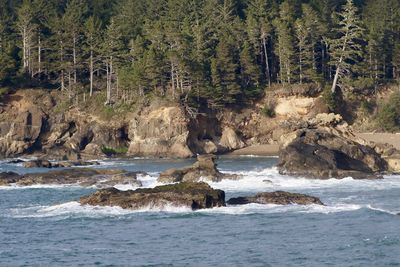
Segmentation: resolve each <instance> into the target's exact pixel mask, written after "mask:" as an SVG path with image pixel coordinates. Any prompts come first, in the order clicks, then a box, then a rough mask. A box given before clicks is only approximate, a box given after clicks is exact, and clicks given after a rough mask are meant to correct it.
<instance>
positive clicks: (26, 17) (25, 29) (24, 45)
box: [16, 0, 36, 74]
mask: <svg viewBox="0 0 400 267" xmlns="http://www.w3.org/2000/svg"><path fill="white" fill-rule="evenodd" d="M34 19H35V14H34V10H33V3H32V1H31V0H24V1H23V2H22V3H21V5H20V6H19V7H18V9H17V21H16V28H17V31H18V33H19V36H20V37H21V43H20V45H21V49H22V68H23V71H24V72H25V73H28V74H32V72H33V70H32V64H31V63H32V57H31V52H32V47H33V45H34V41H33V38H34V35H35V31H36V25H35V24H34Z"/></svg>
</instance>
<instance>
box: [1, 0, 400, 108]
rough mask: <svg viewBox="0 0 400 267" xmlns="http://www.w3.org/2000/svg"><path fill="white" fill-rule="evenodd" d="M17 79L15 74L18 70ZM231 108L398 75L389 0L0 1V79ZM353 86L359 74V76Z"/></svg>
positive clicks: (112, 97)
mask: <svg viewBox="0 0 400 267" xmlns="http://www.w3.org/2000/svg"><path fill="white" fill-rule="evenodd" d="M17 78H19V79H17ZM21 78H23V79H24V80H25V81H29V82H31V83H32V84H47V85H51V86H53V87H54V88H58V89H60V90H63V91H65V92H68V96H69V97H70V98H73V97H74V96H75V95H77V94H80V93H82V92H84V93H86V92H87V93H88V94H89V95H90V96H91V95H92V94H93V93H94V92H96V91H104V92H107V101H106V103H105V104H107V105H112V104H113V103H115V102H116V101H122V100H126V99H129V98H135V97H137V98H138V97H143V96H144V95H146V94H157V95H160V96H165V95H168V96H171V97H172V98H175V99H184V100H185V101H189V100H193V101H197V102H202V103H206V104H208V105H210V106H224V105H242V104H243V103H245V102H246V101H247V100H249V99H252V98H254V97H257V95H258V94H259V93H260V92H263V91H264V90H265V89H266V88H268V86H270V85H271V84H272V83H281V84H296V83H318V84H321V85H322V86H324V85H325V84H326V85H332V91H335V90H336V89H337V87H345V86H348V87H351V86H353V85H354V84H356V81H362V83H361V84H364V85H365V84H367V85H368V86H377V85H379V84H382V83H385V82H390V81H395V80H399V79H400V2H399V1H398V0H358V1H353V0H343V1H337V0H146V1H145V0H121V1H109V0H107V1H104V0H79V1H78V0H59V1H50V0H0V84H8V83H12V82H13V80H17V81H20V80H21ZM358 84H360V83H358Z"/></svg>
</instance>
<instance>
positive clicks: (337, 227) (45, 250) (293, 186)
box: [0, 157, 400, 266]
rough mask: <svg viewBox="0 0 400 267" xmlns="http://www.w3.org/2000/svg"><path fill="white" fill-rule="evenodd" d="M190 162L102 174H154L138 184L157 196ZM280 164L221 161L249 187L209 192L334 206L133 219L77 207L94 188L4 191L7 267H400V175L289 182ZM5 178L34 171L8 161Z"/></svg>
mask: <svg viewBox="0 0 400 267" xmlns="http://www.w3.org/2000/svg"><path fill="white" fill-rule="evenodd" d="M192 162H193V161H191V160H161V159H160V160H154V159H130V160H127V159H124V160H107V161H103V162H102V164H101V165H100V166H97V167H98V168H122V169H127V170H131V171H146V172H148V173H149V175H147V176H142V177H140V178H139V179H140V180H142V181H143V183H144V186H146V187H153V186H156V185H157V183H156V178H157V175H158V174H159V172H160V171H163V170H165V169H168V168H171V167H181V166H185V165H188V164H191V163H192ZM276 163H277V159H276V158H266V157H222V158H221V159H219V161H218V164H219V168H220V169H221V170H222V171H223V172H231V173H239V174H243V175H244V179H243V180H240V181H223V182H221V183H212V184H211V186H213V187H214V188H219V189H222V190H225V192H226V198H227V199H229V198H230V197H234V196H246V195H254V194H255V193H256V192H265V191H276V190H284V191H290V192H299V193H305V194H311V195H314V196H317V197H320V198H321V200H322V201H323V202H324V203H325V204H326V206H318V205H309V206H297V205H289V206H278V205H255V204H250V205H245V206H227V207H223V208H215V209H211V210H202V211H189V210H187V209H184V208H179V207H169V208H166V209H165V210H141V211H136V212H135V211H127V210H122V209H120V208H111V207H108V208H107V207H106V208H99V207H88V206H81V205H79V203H78V202H77V200H78V199H79V198H80V197H81V196H83V195H86V194H89V193H91V192H93V191H95V189H94V188H82V187H78V186H52V185H46V186H32V187H16V186H14V187H0V266H400V216H399V215H397V214H398V213H400V176H387V177H385V179H384V180H378V181H361V180H353V179H351V178H347V179H343V180H326V181H315V180H307V179H304V178H294V177H285V176H281V175H279V173H278V171H277V169H276V168H275V167H274V166H275V164H276ZM2 171H15V172H19V173H24V172H27V170H26V169H24V168H22V166H20V165H18V164H16V165H15V164H7V163H6V161H1V162H0V172H2ZM29 171H30V172H31V171H43V169H42V170H38V169H30V170H29ZM117 188H119V189H122V190H127V189H132V188H130V187H129V186H117Z"/></svg>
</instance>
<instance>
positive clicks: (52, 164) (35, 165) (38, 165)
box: [23, 159, 100, 169]
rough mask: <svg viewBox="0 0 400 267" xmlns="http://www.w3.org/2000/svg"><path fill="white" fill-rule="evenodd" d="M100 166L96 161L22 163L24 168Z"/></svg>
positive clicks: (34, 161)
mask: <svg viewBox="0 0 400 267" xmlns="http://www.w3.org/2000/svg"><path fill="white" fill-rule="evenodd" d="M93 165H100V163H98V162H97V161H81V160H79V161H59V162H50V161H48V160H44V159H38V160H31V161H27V162H24V164H23V166H24V167H25V168H48V169H50V168H71V167H80V166H93Z"/></svg>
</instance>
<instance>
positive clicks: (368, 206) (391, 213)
mask: <svg viewBox="0 0 400 267" xmlns="http://www.w3.org/2000/svg"><path fill="white" fill-rule="evenodd" d="M366 207H367V208H368V209H370V210H374V211H379V212H382V213H387V214H390V215H396V216H398V215H399V213H400V211H390V210H385V209H381V208H375V207H372V206H371V205H367V206H366Z"/></svg>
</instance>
